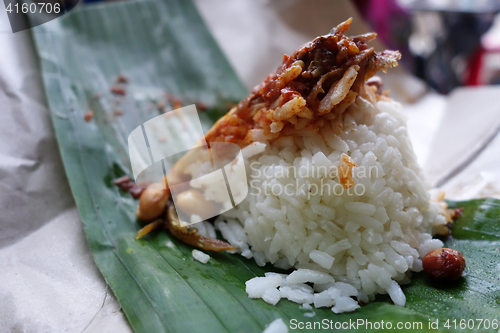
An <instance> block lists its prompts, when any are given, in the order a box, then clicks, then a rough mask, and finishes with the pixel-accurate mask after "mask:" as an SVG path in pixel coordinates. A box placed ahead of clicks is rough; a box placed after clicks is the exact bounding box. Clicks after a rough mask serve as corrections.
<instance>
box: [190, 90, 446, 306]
mask: <svg viewBox="0 0 500 333" xmlns="http://www.w3.org/2000/svg"><path fill="white" fill-rule="evenodd" d="M330 118H332V117H330ZM325 120H326V119H325ZM339 128H340V129H341V130H339ZM342 154H346V155H348V156H350V158H351V159H352V161H354V163H355V164H356V165H357V166H356V167H354V168H353V169H352V175H353V180H354V184H355V186H353V187H351V188H349V189H344V188H343V187H342V186H341V184H340V179H339V175H338V174H337V175H335V170H337V171H339V169H338V166H339V163H341V156H342ZM243 156H244V160H245V165H246V170H247V177H248V185H249V194H248V196H247V198H246V199H245V200H244V201H243V202H242V203H241V204H239V205H238V206H237V207H236V208H235V209H232V210H230V211H228V212H226V213H224V214H223V215H221V216H219V217H218V218H217V220H216V222H215V227H216V229H218V230H220V232H221V233H222V235H223V236H224V238H225V239H226V240H227V241H228V242H229V243H231V244H232V245H233V246H235V247H236V248H237V249H238V252H239V253H241V255H243V256H244V257H246V258H254V259H255V261H256V262H257V263H258V264H259V265H265V264H266V263H272V264H273V265H274V266H275V267H278V268H282V269H289V268H295V269H296V270H295V271H293V272H292V273H291V274H288V275H283V274H277V273H267V274H266V275H265V276H264V277H256V278H254V279H251V280H249V281H247V282H246V291H247V293H248V296H249V297H251V298H262V299H263V300H264V301H266V302H267V303H270V304H276V303H278V302H279V301H280V299H282V298H286V299H288V300H290V301H292V302H296V303H299V304H303V305H304V306H307V305H309V304H313V305H314V306H315V307H316V308H319V307H331V308H332V311H333V312H334V313H341V312H348V311H353V310H355V309H357V308H359V302H363V303H368V302H369V301H373V300H374V299H375V295H377V294H389V296H390V297H391V299H392V301H393V302H394V304H396V305H399V306H404V305H405V302H406V298H405V295H404V293H403V292H402V290H401V287H400V284H406V283H409V282H410V277H411V272H418V271H421V270H422V260H421V259H422V257H423V256H424V255H425V254H426V253H427V252H429V251H431V250H433V249H436V248H440V247H442V246H443V243H442V242H441V241H440V240H437V239H432V234H433V228H434V227H435V226H437V225H441V224H445V223H446V220H445V218H444V217H443V216H442V215H440V211H439V208H438V206H437V205H436V204H434V203H433V202H432V201H431V200H430V195H429V193H428V192H427V189H426V186H425V184H424V181H423V177H422V174H421V170H420V168H419V166H418V164H417V160H416V157H415V154H414V152H413V149H412V146H411V143H410V140H409V137H408V133H407V128H406V120H405V117H404V115H403V114H402V113H401V106H400V104H398V103H396V102H393V101H378V102H376V103H375V104H372V103H370V102H368V101H367V100H365V99H363V98H361V97H358V98H357V99H356V102H355V103H354V104H352V105H351V106H350V107H349V108H348V109H347V111H346V112H344V114H343V115H342V116H337V117H335V118H334V119H330V120H327V121H326V123H325V125H324V126H323V127H322V128H321V129H320V130H319V134H316V135H311V136H306V135H304V136H301V137H300V136H296V137H282V138H280V139H279V140H277V141H275V142H273V143H272V144H268V143H266V142H265V141H263V142H254V143H252V144H251V145H249V146H247V147H245V148H243ZM202 169H203V167H202V166H200V165H193V166H191V168H190V170H189V172H191V174H192V176H193V178H196V177H197V176H199V171H196V170H202ZM332 172H333V173H332ZM337 173H338V172H337ZM325 184H327V185H325ZM197 186H199V187H201V188H203V189H204V191H205V195H206V196H207V198H208V199H210V200H216V195H214V192H213V191H212V192H211V189H210V184H209V183H205V184H198V185H197ZM318 189H319V191H318ZM342 189H343V191H342ZM208 193H210V196H208ZM204 223H205V224H204V225H202V224H203V223H200V224H199V227H200V232H202V233H203V232H205V233H207V235H210V234H211V235H213V234H214V232H213V227H212V226H211V225H210V224H209V223H206V222H204Z"/></svg>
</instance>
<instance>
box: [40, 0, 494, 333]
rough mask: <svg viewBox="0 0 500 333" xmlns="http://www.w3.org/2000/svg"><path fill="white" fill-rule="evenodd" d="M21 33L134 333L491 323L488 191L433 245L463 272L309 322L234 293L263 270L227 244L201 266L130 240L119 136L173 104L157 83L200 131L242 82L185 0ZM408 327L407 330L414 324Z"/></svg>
mask: <svg viewBox="0 0 500 333" xmlns="http://www.w3.org/2000/svg"><path fill="white" fill-rule="evenodd" d="M32 34H33V37H34V41H35V45H36V49H37V52H38V55H39V58H40V62H41V68H42V74H43V81H44V85H45V90H46V94H47V99H48V103H49V106H50V108H51V110H52V119H53V123H54V128H55V131H56V135H57V139H58V142H59V148H60V151H61V155H62V158H63V161H64V165H65V168H66V173H67V176H68V179H69V182H70V185H71V189H72V192H73V195H74V197H75V200H76V203H77V205H78V209H79V211H80V214H81V216H82V220H83V223H84V227H85V232H86V235H87V239H88V242H89V245H90V249H91V250H92V253H93V256H94V258H95V262H96V264H97V265H98V267H99V269H100V270H101V272H102V274H103V276H104V278H105V279H106V281H107V283H108V284H109V285H110V287H111V288H112V290H113V292H114V294H115V295H116V297H117V299H118V300H119V302H120V304H121V306H122V308H123V311H124V312H125V314H126V316H127V318H128V320H129V322H130V325H131V326H132V327H133V329H134V330H135V331H136V332H148V333H149V332H182V333H184V332H261V331H262V330H263V329H265V327H266V325H268V324H269V323H270V322H271V321H273V320H274V319H276V318H279V317H281V318H283V320H284V321H285V323H287V324H290V325H292V326H290V328H294V326H293V325H294V323H297V325H296V326H297V329H294V331H306V328H308V327H309V326H300V327H299V324H298V323H299V322H302V323H303V324H304V325H306V324H307V323H310V324H309V325H313V324H314V323H316V324H315V325H316V326H311V327H313V328H314V330H315V331H319V330H320V328H325V327H326V326H328V327H329V328H330V327H333V328H335V327H339V326H338V325H342V324H343V325H344V326H343V327H344V328H345V325H347V324H351V325H352V323H353V322H356V323H360V324H361V323H362V322H361V321H358V320H365V321H370V322H371V323H372V326H369V325H368V326H363V325H360V326H358V327H357V328H356V329H352V328H353V327H355V326H349V327H348V328H349V329H352V331H358V332H370V331H377V323H378V325H379V326H378V327H380V322H381V321H384V323H386V324H385V325H387V322H390V323H391V325H392V327H393V329H396V328H397V324H398V322H400V323H402V324H403V325H406V326H405V327H404V328H406V330H407V331H408V329H407V328H408V325H412V329H410V330H409V331H412V330H413V331H417V330H418V331H433V332H450V331H457V332H458V331H460V332H465V331H470V330H472V329H479V331H494V332H496V331H498V325H499V323H498V320H500V310H499V304H500V281H499V276H500V266H499V263H500V260H499V259H500V223H499V222H500V220H499V214H500V203H499V202H498V201H496V200H492V199H485V200H473V201H469V202H456V203H451V204H452V205H453V206H455V207H463V208H464V214H463V216H462V217H461V218H460V219H459V220H458V221H457V222H456V223H455V225H454V229H453V237H451V238H449V239H448V240H447V241H446V246H448V247H452V248H455V249H458V250H459V251H461V252H462V253H463V254H464V256H465V258H466V261H467V269H466V276H465V277H464V278H462V279H460V280H458V281H456V282H455V283H452V284H449V285H446V286H443V285H436V284H434V283H432V282H431V281H430V280H428V278H426V277H425V275H424V274H415V275H414V278H413V281H412V283H411V284H410V285H408V286H405V287H404V291H405V293H406V297H407V305H406V307H405V308H401V307H397V306H394V305H393V304H392V303H391V302H390V300H389V299H388V297H387V296H379V297H377V300H376V301H375V302H372V303H370V304H367V305H365V306H363V307H362V308H361V309H359V310H357V311H355V312H353V313H345V314H340V315H335V314H333V313H332V312H331V311H330V309H325V308H322V309H314V312H315V316H314V317H312V318H309V317H306V316H304V313H306V312H310V311H308V310H304V309H301V308H300V307H299V305H298V304H294V303H291V302H288V301H286V300H281V301H280V302H279V303H278V305H277V306H271V305H269V304H267V303H265V302H263V301H262V300H255V299H249V298H248V297H247V295H246V292H245V281H247V280H248V279H250V278H253V277H255V276H263V275H264V273H265V272H266V271H268V270H271V269H272V268H271V267H259V266H257V265H256V264H255V262H254V261H253V260H246V259H244V258H242V257H241V256H239V255H231V254H227V253H211V256H212V258H211V259H210V261H209V262H208V263H207V264H202V263H200V262H198V261H194V260H193V258H192V255H191V251H192V248H191V247H189V246H187V245H185V244H183V243H181V242H179V241H177V240H176V239H173V238H172V237H170V235H169V234H168V233H166V232H155V233H153V234H151V235H148V236H147V237H145V238H144V239H143V240H140V241H137V240H135V238H134V237H135V234H136V232H137V230H138V229H139V228H140V226H139V225H138V223H137V220H136V218H135V215H134V211H135V208H136V204H137V202H136V200H134V199H133V198H132V197H131V196H130V195H129V194H128V193H126V192H124V191H122V190H120V189H119V188H118V187H116V186H114V185H113V180H114V179H116V178H118V177H120V176H122V175H124V174H127V175H131V171H130V164H129V161H128V154H127V136H128V134H129V133H130V132H131V131H132V130H133V129H134V128H135V127H136V126H138V125H140V124H141V123H143V122H144V121H146V120H149V119H151V118H153V117H154V116H156V115H158V114H160V113H159V111H158V109H162V106H161V105H159V103H160V104H161V103H166V106H165V109H168V108H173V107H174V106H175V105H173V103H172V101H171V99H168V98H167V99H165V96H166V95H165V94H166V93H168V94H170V95H174V96H177V97H178V98H179V99H181V100H183V101H196V102H202V103H204V104H205V105H206V106H207V110H205V111H203V112H201V113H200V116H201V118H202V121H203V125H204V126H205V127H209V126H210V125H211V124H212V123H213V121H214V120H215V119H217V118H218V117H220V115H221V114H222V113H223V112H226V111H227V109H228V103H234V102H237V101H238V100H240V99H241V98H243V97H244V96H245V95H246V93H247V92H246V90H245V88H244V87H243V85H242V84H241V82H240V81H239V80H238V78H237V76H236V75H235V73H234V71H233V70H232V68H231V67H230V65H229V63H228V61H227V60H226V59H225V57H224V55H223V54H222V52H221V51H220V49H219V48H218V46H217V45H216V43H215V41H214V39H213V38H212V36H211V35H210V33H209V31H208V30H207V28H206V26H205V24H204V22H203V20H202V19H201V17H200V15H199V13H198V12H197V10H196V8H195V6H194V5H193V4H192V3H191V2H190V1H185V0H144V1H136V2H125V3H116V4H112V5H95V6H89V7H84V8H79V9H75V10H73V11H72V12H70V13H69V14H66V15H64V16H63V17H62V18H60V19H57V20H54V21H51V22H49V23H46V24H44V25H41V26H38V27H35V28H33V29H32ZM278 60H279V59H277V61H278ZM118 75H124V76H125V77H127V78H128V80H129V82H128V83H127V84H125V85H124V86H125V89H126V94H125V95H123V96H122V95H117V94H113V93H112V92H110V89H111V87H112V86H113V85H115V81H116V77H117V76H118ZM118 109H119V112H118ZM89 110H92V111H93V112H94V117H93V119H92V120H90V121H88V122H87V121H85V120H84V115H85V113H86V112H88V111H89ZM120 114H122V115H120ZM171 134H173V135H172V136H175V133H171ZM293 320H296V322H295V321H293ZM436 320H438V321H439V322H436ZM471 320H472V321H471ZM346 323H347V324H346ZM418 323H421V326H415V325H419V324H418ZM431 323H432V325H431V326H430V324H431ZM464 323H465V326H464ZM320 324H321V327H320V326H318V325H320ZM436 324H437V325H438V329H435V328H436V326H435V325H436ZM446 324H448V325H446ZM336 325H337V326H336ZM302 327H304V328H302ZM385 327H387V326H385Z"/></svg>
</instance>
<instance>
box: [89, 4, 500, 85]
mask: <svg viewBox="0 0 500 333" xmlns="http://www.w3.org/2000/svg"><path fill="white" fill-rule="evenodd" d="M100 1H103V0H85V3H92V2H100ZM110 1H116V0H110ZM196 2H197V5H198V7H201V9H202V13H203V12H207V10H208V7H212V8H214V9H215V8H217V10H221V11H222V13H224V12H226V11H227V10H225V9H224V7H232V8H233V9H234V8H235V7H240V8H241V9H242V12H244V10H243V9H244V8H247V7H257V6H261V7H262V5H264V7H265V6H269V7H275V8H276V7H277V8H278V9H280V10H281V11H282V12H283V13H284V16H287V15H288V19H289V20H290V21H292V24H295V25H296V26H300V27H301V28H302V29H303V28H304V25H301V23H300V20H301V16H302V19H305V20H310V19H311V17H315V18H317V19H316V20H314V21H313V22H310V24H309V25H308V29H307V30H308V32H311V33H312V34H311V35H319V34H324V33H326V32H327V31H328V29H329V28H331V27H330V25H331V24H332V23H331V22H340V21H339V20H344V19H345V17H346V16H345V15H344V14H346V13H347V14H351V15H352V14H354V16H357V15H360V16H361V17H362V18H363V19H364V20H365V22H366V23H367V24H368V25H369V27H370V28H371V30H373V31H375V32H377V34H378V38H379V41H380V42H382V43H383V44H384V45H385V46H386V47H387V48H390V49H397V50H400V52H401V53H402V54H403V58H402V61H401V63H402V64H403V65H404V67H405V69H406V71H407V72H409V73H411V74H413V75H414V76H415V77H417V78H419V79H421V80H423V81H424V82H425V83H427V85H428V86H429V87H430V88H432V89H433V90H435V91H436V92H438V93H441V94H447V93H449V92H450V91H452V90H453V89H454V88H456V87H459V86H478V85H490V84H500V15H498V13H499V12H500V0H350V2H351V3H350V4H346V3H345V2H346V1H343V0H341V1H323V0H313V1H310V2H307V3H306V2H305V1H297V0H290V1H287V2H285V1H279V0H272V1H261V0H257V1H255V2H256V3H257V5H254V6H252V5H249V4H243V3H242V1H241V0H240V1H234V3H229V2H228V1H217V0H215V1H214V0H211V1H196ZM231 2H233V1H231ZM219 5H220V7H219ZM353 7H354V11H355V12H352V10H353ZM329 8H331V9H332V10H331V11H329V10H328V9H329ZM208 11H209V10H208ZM311 14H312V15H311ZM250 15H251V13H250ZM327 16H330V20H328V19H325V18H326V17H327ZM285 18H286V17H285ZM223 20H224V19H223ZM294 20H295V22H294V23H293V21H294ZM322 23H323V24H322ZM324 23H326V24H327V25H326V26H325V25H324ZM328 24H329V25H328ZM362 25H363V24H360V23H359V22H356V21H355V23H354V27H357V26H362ZM351 30H361V29H351ZM306 33H307V31H306ZM263 37H264V38H266V37H265V36H263ZM254 45H255V44H254ZM261 77H262V76H261ZM257 83H258V82H257ZM257 83H256V84H257Z"/></svg>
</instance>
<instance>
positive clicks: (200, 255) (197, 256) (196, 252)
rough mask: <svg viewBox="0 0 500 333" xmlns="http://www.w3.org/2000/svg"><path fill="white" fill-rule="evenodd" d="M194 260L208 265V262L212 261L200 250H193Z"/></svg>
mask: <svg viewBox="0 0 500 333" xmlns="http://www.w3.org/2000/svg"><path fill="white" fill-rule="evenodd" d="M192 253H193V258H195V259H196V260H198V261H199V262H201V263H203V264H206V263H207V262H208V260H210V256H209V255H208V254H206V253H203V252H201V251H199V250H193V252H192Z"/></svg>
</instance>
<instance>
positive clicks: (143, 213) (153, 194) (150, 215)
mask: <svg viewBox="0 0 500 333" xmlns="http://www.w3.org/2000/svg"><path fill="white" fill-rule="evenodd" d="M159 187H160V188H159ZM163 187H165V185H163ZM169 198H170V190H168V189H166V190H165V189H164V188H161V186H160V185H159V184H158V185H156V184H152V185H151V186H149V187H148V188H147V189H145V190H144V192H142V194H141V197H140V198H139V205H138V206H137V211H136V212H135V215H137V217H138V218H139V219H140V220H143V221H152V220H154V219H157V218H158V217H160V216H161V215H162V213H163V212H164V211H165V207H166V206H167V201H168V199H169Z"/></svg>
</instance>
